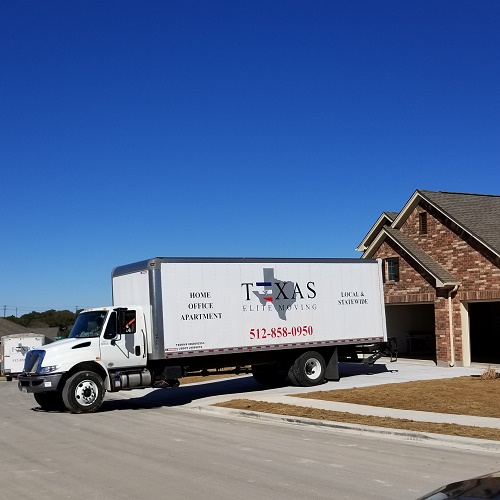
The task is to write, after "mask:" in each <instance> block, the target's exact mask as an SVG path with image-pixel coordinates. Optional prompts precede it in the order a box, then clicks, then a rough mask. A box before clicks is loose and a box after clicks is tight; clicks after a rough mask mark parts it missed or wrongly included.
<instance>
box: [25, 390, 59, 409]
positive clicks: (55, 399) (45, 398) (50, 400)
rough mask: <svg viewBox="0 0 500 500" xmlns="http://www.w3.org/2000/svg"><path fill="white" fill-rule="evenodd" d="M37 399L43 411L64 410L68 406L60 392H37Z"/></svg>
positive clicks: (35, 395) (34, 394) (35, 394)
mask: <svg viewBox="0 0 500 500" xmlns="http://www.w3.org/2000/svg"><path fill="white" fill-rule="evenodd" d="M33 396H34V397H35V401H36V402H37V403H38V404H39V405H40V408H41V409H42V410H43V411H64V410H66V407H65V406H64V402H63V399H62V394H61V393H60V392H55V391H51V392H35V393H33Z"/></svg>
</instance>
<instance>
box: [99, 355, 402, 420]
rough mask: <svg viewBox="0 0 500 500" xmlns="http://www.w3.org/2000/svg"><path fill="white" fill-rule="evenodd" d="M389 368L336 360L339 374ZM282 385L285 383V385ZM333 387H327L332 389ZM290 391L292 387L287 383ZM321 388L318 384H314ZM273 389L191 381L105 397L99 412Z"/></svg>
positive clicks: (238, 380) (248, 380) (246, 380)
mask: <svg viewBox="0 0 500 500" xmlns="http://www.w3.org/2000/svg"><path fill="white" fill-rule="evenodd" d="M395 371H397V370H389V369H388V368H387V366H386V365H385V364H378V365H377V364H375V365H372V366H367V365H364V364H363V363H343V362H341V363H340V364H339V373H340V377H341V378H343V377H353V376H355V375H376V374H378V373H387V372H395ZM281 387H286V386H285V385H283V386H281ZM331 388H332V387H329V389H331ZM290 389H291V390H292V391H293V387H292V386H290ZM317 389H318V390H321V386H318V387H317ZM269 390H272V389H270V388H269V387H263V386H262V385H260V384H259V383H257V382H256V381H255V380H254V378H253V377H252V376H241V377H233V378H229V379H224V380H216V381H213V382H205V383H200V384H190V385H186V386H182V385H181V386H180V387H177V388H167V389H156V390H153V391H151V392H149V393H148V394H146V395H144V396H139V397H136V398H134V397H131V398H130V399H111V400H104V402H103V404H102V406H101V408H100V410H99V412H107V411H114V410H139V409H147V408H150V409H151V408H160V407H165V406H167V407H168V406H170V407H175V406H183V405H186V404H189V403H192V402H193V401H197V400H201V399H205V398H210V397H213V396H227V395H231V394H235V395H238V396H242V397H243V396H244V394H246V393H257V392H262V391H269Z"/></svg>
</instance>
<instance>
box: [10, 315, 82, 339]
mask: <svg viewBox="0 0 500 500" xmlns="http://www.w3.org/2000/svg"><path fill="white" fill-rule="evenodd" d="M79 312H80V311H77V312H76V313H74V312H71V311H68V310H64V311H56V310H55V309H50V310H49V311H44V312H36V311H32V312H30V313H27V314H23V315H22V316H20V317H19V318H16V317H15V316H6V317H5V319H7V320H9V321H12V322H13V323H17V324H18V325H21V326H24V327H26V328H47V327H56V326H57V327H59V331H60V332H61V335H62V336H66V335H67V334H68V333H69V332H70V330H71V327H72V326H73V324H74V323H75V320H76V316H77V315H78V313H79Z"/></svg>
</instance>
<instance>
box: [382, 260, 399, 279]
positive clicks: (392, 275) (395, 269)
mask: <svg viewBox="0 0 500 500" xmlns="http://www.w3.org/2000/svg"><path fill="white" fill-rule="evenodd" d="M385 272H386V279H387V281H399V258H397V257H394V258H391V259H386V260H385Z"/></svg>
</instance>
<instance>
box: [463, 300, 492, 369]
mask: <svg viewBox="0 0 500 500" xmlns="http://www.w3.org/2000/svg"><path fill="white" fill-rule="evenodd" d="M469 335H470V354H471V361H472V362H473V363H492V364H499V363H500V302H470V303H469Z"/></svg>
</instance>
